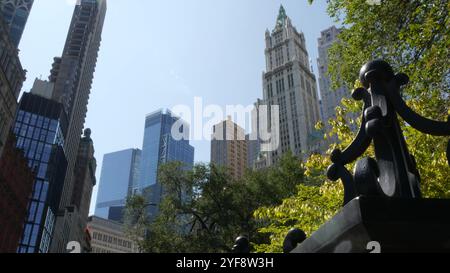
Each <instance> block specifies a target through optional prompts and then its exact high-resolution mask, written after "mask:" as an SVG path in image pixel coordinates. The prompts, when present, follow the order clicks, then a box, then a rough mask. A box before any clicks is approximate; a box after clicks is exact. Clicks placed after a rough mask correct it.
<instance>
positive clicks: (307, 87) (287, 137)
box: [263, 6, 320, 166]
mask: <svg viewBox="0 0 450 273" xmlns="http://www.w3.org/2000/svg"><path fill="white" fill-rule="evenodd" d="M265 55H266V72H265V73H264V74H263V86H264V94H263V100H264V103H265V104H267V105H268V106H271V105H278V106H279V108H280V113H279V117H280V118H279V143H280V145H279V148H278V149H277V150H276V151H273V152H269V153H267V154H266V156H267V159H266V160H267V165H269V166H270V165H272V164H274V163H275V162H276V161H277V159H278V158H279V157H280V156H281V155H282V154H284V153H286V152H287V151H288V150H291V151H292V152H293V153H294V154H295V155H297V156H299V157H300V158H304V157H305V156H307V155H309V154H310V153H311V152H315V151H316V150H317V149H318V143H317V142H318V141H317V140H316V138H317V137H318V136H317V132H316V130H315V125H316V123H317V122H318V121H319V119H320V114H319V100H318V94H317V90H316V78H315V76H314V74H313V73H312V71H311V68H310V63H309V57H308V51H307V50H306V43H305V36H304V34H303V33H302V32H299V31H297V29H296V28H295V27H294V26H293V25H292V22H291V19H290V18H289V17H288V16H287V15H286V11H285V9H284V8H283V6H281V7H280V11H279V14H278V18H277V22H276V26H275V28H274V29H273V30H272V32H269V30H267V31H266V50H265ZM269 120H271V119H269Z"/></svg>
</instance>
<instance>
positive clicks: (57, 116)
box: [14, 90, 67, 253]
mask: <svg viewBox="0 0 450 273" xmlns="http://www.w3.org/2000/svg"><path fill="white" fill-rule="evenodd" d="M32 92H33V90H32ZM14 134H15V135H16V137H17V148H19V149H21V150H23V152H24V155H25V157H26V158H27V160H28V165H29V167H30V168H31V169H32V170H34V172H35V174H36V178H35V180H34V185H33V192H32V194H31V196H30V198H29V201H28V213H27V216H26V218H25V229H24V232H23V235H22V239H21V242H20V245H19V248H18V252H20V253H46V252H48V250H49V245H50V242H51V240H52V236H53V231H54V226H55V215H56V213H57V211H58V205H59V202H60V198H61V192H62V188H63V184H64V177H65V174H66V168H67V160H66V156H65V153H64V149H63V146H64V138H65V136H66V134H67V118H66V114H65V112H64V111H63V107H62V105H61V104H59V103H57V102H54V101H52V100H48V99H46V98H44V97H41V96H38V95H34V94H32V93H24V95H23V96H22V98H21V100H20V105H19V111H18V114H17V118H16V121H15V125H14Z"/></svg>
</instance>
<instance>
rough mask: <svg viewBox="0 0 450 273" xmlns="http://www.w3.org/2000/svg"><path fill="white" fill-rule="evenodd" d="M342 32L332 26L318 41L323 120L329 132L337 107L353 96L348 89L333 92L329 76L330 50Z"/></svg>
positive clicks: (350, 116)
mask: <svg viewBox="0 0 450 273" xmlns="http://www.w3.org/2000/svg"><path fill="white" fill-rule="evenodd" d="M340 31H341V30H340V29H338V28H336V27H335V26H332V27H330V28H328V29H326V30H324V31H322V32H321V36H320V38H319V39H318V44H319V58H318V59H317V66H318V67H319V86H320V95H321V98H322V106H321V107H322V115H323V116H322V120H323V121H324V123H325V124H326V126H325V127H326V129H327V130H329V129H330V128H329V125H328V120H330V119H333V118H335V117H336V107H338V106H339V105H341V101H342V99H343V98H350V95H351V92H350V91H349V90H348V89H347V88H346V87H341V88H339V89H337V90H333V89H332V88H331V79H330V77H329V76H328V65H329V58H328V50H329V49H330V47H331V46H332V45H333V44H334V43H336V42H337V41H338V35H339V33H340ZM348 118H356V115H349V116H348Z"/></svg>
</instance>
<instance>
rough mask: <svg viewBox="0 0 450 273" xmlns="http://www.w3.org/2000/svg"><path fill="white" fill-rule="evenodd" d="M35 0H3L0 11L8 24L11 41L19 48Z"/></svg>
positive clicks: (0, 3) (0, 2)
mask: <svg viewBox="0 0 450 273" xmlns="http://www.w3.org/2000/svg"><path fill="white" fill-rule="evenodd" d="M33 1H34V0H1V1H0V10H1V12H2V14H1V15H2V17H3V20H4V22H5V23H6V25H7V27H8V30H9V36H10V37H11V41H12V42H13V43H14V45H15V46H16V47H18V46H19V43H20V39H21V38H22V34H23V30H24V29H25V24H26V23H27V20H28V15H29V14H30V10H31V7H32V6H33Z"/></svg>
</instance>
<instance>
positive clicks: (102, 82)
mask: <svg viewBox="0 0 450 273" xmlns="http://www.w3.org/2000/svg"><path fill="white" fill-rule="evenodd" d="M325 2H326V1H323V0H322V1H320V0H316V1H315V3H314V4H313V5H309V4H308V3H307V0H284V1H280V0H159V1H156V0H108V11H107V14H106V21H105V25H104V29H103V40H102V45H101V49H100V54H99V59H98V64H97V68H96V73H95V78H94V84H93V86H92V92H91V98H90V101H89V107H88V109H89V111H88V114H87V121H86V127H89V128H91V129H92V138H93V140H94V144H95V150H96V153H95V155H96V158H97V161H98V169H97V181H99V180H100V170H101V166H102V165H101V163H102V159H103V155H104V154H105V153H110V152H115V151H119V150H122V149H128V148H141V147H142V138H143V132H144V120H145V116H146V114H148V113H150V112H153V111H155V110H157V109H160V108H172V107H173V106H175V105H178V104H185V105H189V106H190V105H193V99H194V97H201V98H202V99H203V101H204V104H218V105H221V106H225V105H237V104H242V105H250V104H253V103H254V102H255V101H256V99H257V98H261V97H262V72H263V71H264V69H265V57H264V46H265V42H264V33H265V30H266V29H267V28H268V29H269V30H272V29H273V28H274V26H275V22H276V17H277V15H278V10H279V7H280V4H283V5H284V7H285V9H286V12H287V15H288V16H289V17H291V19H292V21H293V24H294V25H295V26H296V27H297V29H298V30H299V31H303V32H304V34H305V38H306V42H307V50H308V52H309V55H310V58H312V60H313V64H314V67H315V68H314V69H315V72H316V71H317V68H316V59H317V39H318V38H319V36H320V31H322V30H324V29H326V28H328V27H330V26H331V25H333V24H334V22H333V21H332V19H331V18H329V16H328V15H327V14H326V3H325ZM74 3H75V1H74V0H35V3H34V6H33V9H32V11H31V14H30V17H29V20H28V23H27V27H26V30H25V32H24V35H23V38H22V41H21V44H20V46H19V47H20V50H21V52H20V57H21V61H22V65H23V67H24V68H25V69H26V70H27V71H28V73H27V81H26V83H25V85H24V90H25V91H29V90H30V88H31V86H32V84H33V81H34V79H35V78H42V79H47V77H48V74H49V71H50V68H51V64H52V62H53V57H55V56H60V55H61V53H62V50H63V47H64V42H65V39H66V35H67V30H68V27H69V23H70V20H71V16H72V12H73V7H74ZM316 74H317V73H316ZM191 144H192V145H193V146H194V147H195V149H196V150H195V161H196V162H208V161H209V157H210V144H209V142H207V141H195V142H191ZM95 195H96V194H95V191H94V197H93V203H94V202H95V199H96V196H95Z"/></svg>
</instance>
